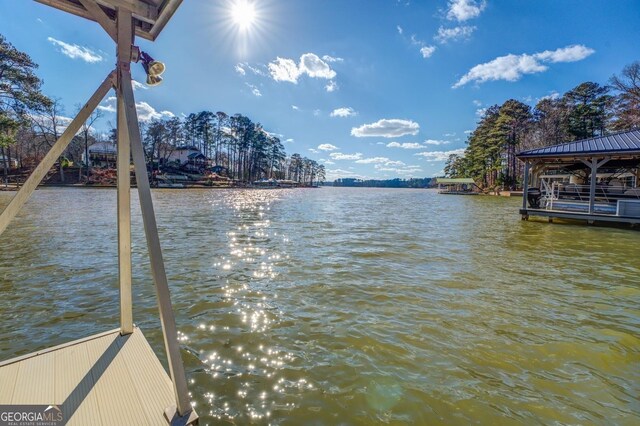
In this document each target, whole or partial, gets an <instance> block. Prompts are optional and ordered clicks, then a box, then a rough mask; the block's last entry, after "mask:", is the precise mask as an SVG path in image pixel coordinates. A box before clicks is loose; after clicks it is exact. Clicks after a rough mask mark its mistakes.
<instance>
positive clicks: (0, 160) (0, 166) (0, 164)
mask: <svg viewBox="0 0 640 426" xmlns="http://www.w3.org/2000/svg"><path fill="white" fill-rule="evenodd" d="M5 164H7V165H8V166H9V170H11V169H16V168H18V160H16V159H15V158H11V157H8V158H7V157H5V156H4V155H0V170H4V168H5Z"/></svg>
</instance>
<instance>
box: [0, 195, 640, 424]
mask: <svg viewBox="0 0 640 426" xmlns="http://www.w3.org/2000/svg"><path fill="white" fill-rule="evenodd" d="M11 196H12V194H10V193H1V194H0V206H2V207H4V206H5V205H6V204H7V203H8V201H9V199H10V197H11ZM153 197H154V200H155V202H156V213H157V216H158V223H159V226H160V234H161V235H160V236H161V240H162V244H163V251H164V255H165V260H166V269H167V273H168V276H169V283H170V286H171V290H172V297H173V303H174V309H175V311H176V319H177V322H178V329H179V332H180V339H181V345H182V347H183V358H184V361H185V364H186V370H187V375H188V379H189V382H190V390H191V392H192V396H193V400H194V401H195V402H196V404H197V405H196V410H197V412H198V414H199V415H200V416H201V419H202V420H201V424H203V425H204V424H212V423H217V422H220V421H221V420H224V422H228V423H236V424H246V423H250V422H253V423H255V424H266V423H271V424H311V425H314V424H318V425H321V424H331V425H332V424H344V425H352V424H353V425H356V424H361V425H370V424H379V423H389V424H449V425H450V424H453V425H455V424H459V425H467V424H470V423H482V424H536V423H544V424H638V422H639V421H640V399H639V396H640V249H639V247H640V232H638V231H634V230H631V229H615V228H604V227H588V226H579V225H569V224H547V223H543V222H534V221H529V222H523V221H521V220H520V216H519V215H518V206H519V203H520V200H519V199H508V198H501V197H464V196H445V195H437V194H436V193H434V192H433V191H431V190H403V189H389V190H387V189H356V188H321V189H307V190H304V189H298V190H182V191H181V190H159V191H156V192H154V193H153ZM115 200H116V193H115V191H113V190H98V189H45V190H40V191H37V193H36V194H35V195H34V197H33V198H32V200H31V201H29V203H28V204H27V205H26V208H25V209H24V210H23V212H21V214H20V215H19V216H18V217H17V218H16V220H15V221H14V222H13V223H12V224H11V225H10V227H9V229H7V231H6V232H5V233H4V234H3V235H2V236H1V237H0V292H1V293H0V294H1V298H0V314H1V319H0V321H1V325H0V359H8V358H11V357H14V356H17V355H21V354H25V353H29V352H32V351H35V350H37V349H41V348H45V347H48V346H52V345H55V344H59V343H63V342H66V341H69V340H73V339H78V338H81V337H85V336H87V335H89V334H93V333H97V332H100V331H105V330H109V329H112V328H116V327H117V326H118V325H119V318H118V315H119V308H118V289H117V244H116V242H117V239H116V238H117V237H116V234H117V230H116V222H115V216H116V202H115ZM133 205H134V207H135V209H134V220H133V227H134V230H133V232H134V235H133V237H134V238H133V251H134V256H133V257H134V321H135V322H136V323H137V324H138V325H139V326H140V327H141V328H142V330H143V332H144V333H145V335H146V336H147V338H148V339H149V341H150V343H151V345H152V346H153V348H154V349H155V351H156V353H158V354H159V356H160V357H161V359H162V360H163V362H164V346H163V343H162V334H161V331H160V325H159V320H158V313H157V309H156V300H155V292H154V288H153V284H152V281H151V276H150V271H149V263H148V260H147V259H146V255H145V253H146V246H145V241H144V237H143V232H142V223H141V219H140V218H139V208H138V206H137V198H136V199H134V200H133Z"/></svg>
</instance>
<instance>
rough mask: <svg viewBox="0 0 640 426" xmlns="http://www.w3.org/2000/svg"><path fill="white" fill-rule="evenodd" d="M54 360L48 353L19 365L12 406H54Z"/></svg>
mask: <svg viewBox="0 0 640 426" xmlns="http://www.w3.org/2000/svg"><path fill="white" fill-rule="evenodd" d="M54 360H55V354H54V352H49V353H46V354H43V355H40V356H37V357H34V358H30V359H29V360H28V361H26V362H25V363H22V364H20V365H19V369H18V376H17V378H16V384H15V389H14V391H13V397H12V398H11V403H12V404H44V405H49V404H56V401H55V387H54V384H55V374H54V368H55V363H54Z"/></svg>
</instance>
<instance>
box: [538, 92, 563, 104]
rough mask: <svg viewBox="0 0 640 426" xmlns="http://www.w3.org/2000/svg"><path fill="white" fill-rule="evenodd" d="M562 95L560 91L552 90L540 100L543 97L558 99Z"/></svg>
mask: <svg viewBox="0 0 640 426" xmlns="http://www.w3.org/2000/svg"><path fill="white" fill-rule="evenodd" d="M559 97H560V93H558V92H556V91H555V90H552V91H551V92H550V93H549V94H548V95H546V96H543V97H541V98H540V99H539V100H540V101H541V100H543V99H549V100H552V101H553V100H556V99H558V98H559Z"/></svg>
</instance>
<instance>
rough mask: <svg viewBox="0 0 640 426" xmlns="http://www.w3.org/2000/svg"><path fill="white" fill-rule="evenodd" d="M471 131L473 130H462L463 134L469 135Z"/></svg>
mask: <svg viewBox="0 0 640 426" xmlns="http://www.w3.org/2000/svg"><path fill="white" fill-rule="evenodd" d="M471 133H473V130H465V131H464V134H465V135H470V134H471Z"/></svg>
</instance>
